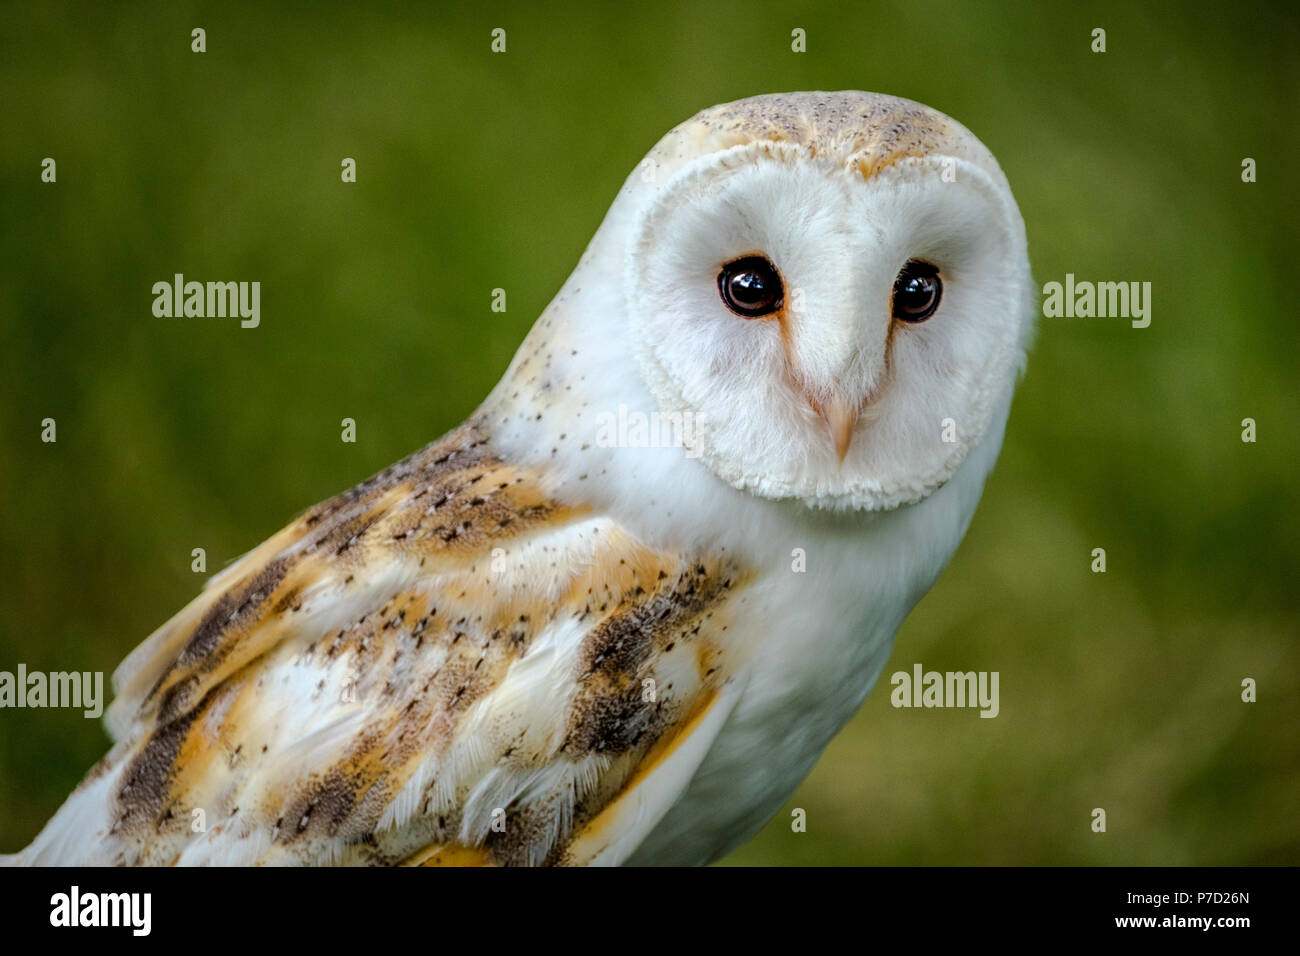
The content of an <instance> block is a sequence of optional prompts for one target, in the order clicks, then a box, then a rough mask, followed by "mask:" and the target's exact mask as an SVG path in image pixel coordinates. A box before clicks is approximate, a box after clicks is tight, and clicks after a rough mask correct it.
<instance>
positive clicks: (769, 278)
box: [718, 256, 784, 319]
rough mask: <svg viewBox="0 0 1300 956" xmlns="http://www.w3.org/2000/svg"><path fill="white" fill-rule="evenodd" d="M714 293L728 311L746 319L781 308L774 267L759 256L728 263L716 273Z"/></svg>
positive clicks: (779, 288) (780, 287) (780, 295)
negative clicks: (719, 296)
mask: <svg viewBox="0 0 1300 956" xmlns="http://www.w3.org/2000/svg"><path fill="white" fill-rule="evenodd" d="M718 292H719V293H720V294H721V295H722V301H723V302H724V303H726V306H727V308H728V309H730V310H731V311H732V312H734V313H736V315H739V316H743V317H744V318H746V319H756V318H759V317H760V316H764V315H771V314H772V313H773V312H775V311H776V310H777V309H779V308H781V299H782V295H783V292H784V290H783V288H782V286H781V277H780V276H779V275H777V272H776V266H774V265H772V263H771V261H770V260H768V259H766V258H765V257H763V256H744V257H743V258H740V259H736V260H734V261H732V262H728V263H727V264H726V265H725V266H723V267H722V271H721V272H719V273H718Z"/></svg>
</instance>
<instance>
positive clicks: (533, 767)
mask: <svg viewBox="0 0 1300 956" xmlns="http://www.w3.org/2000/svg"><path fill="white" fill-rule="evenodd" d="M649 158H650V160H651V168H652V169H653V175H651V176H649V177H647V176H645V175H643V174H639V173H634V174H633V176H632V177H630V178H629V180H628V183H627V184H626V185H625V186H624V188H623V190H622V191H621V192H620V193H619V197H618V199H617V200H616V201H615V203H614V205H613V206H612V207H611V210H610V213H609V215H608V216H607V217H606V220H605V222H604V223H603V224H602V226H601V228H600V230H599V231H598V233H597V235H596V237H595V238H594V239H593V240H592V243H591V245H590V246H589V248H588V250H587V252H586V254H585V255H584V256H583V259H582V261H581V262H580V264H579V266H578V268H577V269H576V270H575V271H574V273H573V275H572V276H571V277H570V279H569V281H568V282H567V283H566V284H565V286H564V288H563V289H562V290H561V291H560V293H559V294H558V295H557V296H556V298H555V300H554V301H553V302H552V303H551V305H550V306H549V307H548V308H547V310H546V311H545V312H544V313H543V315H542V316H541V318H539V320H538V322H537V323H536V325H535V326H534V328H533V330H532V332H531V333H530V334H529V336H528V338H527V340H526V341H525V342H524V344H523V346H522V347H521V348H520V350H519V353H518V354H517V355H516V357H515V359H514V361H513V363H512V364H511V367H510V369H509V370H508V371H507V373H506V375H505V376H504V377H503V379H502V380H501V382H500V383H499V384H498V386H497V387H496V389H494V391H493V392H492V394H491V395H490V396H489V397H488V398H487V400H486V401H485V402H484V403H483V405H482V406H480V408H479V409H478V410H477V411H476V412H475V414H474V415H473V416H472V417H471V418H470V420H469V421H468V422H466V424H464V425H463V426H461V427H460V428H459V429H457V430H455V431H453V432H452V433H451V434H449V435H447V436H445V437H444V438H442V439H441V440H439V441H437V442H435V443H434V444H432V445H430V446H429V447H427V448H425V449H424V450H422V451H420V452H417V453H416V454H414V455H412V456H411V457H409V458H407V459H405V460H404V461H402V462H399V463H398V464H396V465H394V466H392V467H391V468H389V469H387V470H385V471H384V472H382V473H380V474H379V475H376V476H375V477H373V478H371V479H370V480H368V481H366V482H363V483H362V484H360V485H358V486H357V487H356V488H354V489H352V490H351V491H349V492H346V493H344V494H342V495H340V496H338V497H336V498H334V499H331V500H330V501H327V502H325V503H323V504H321V505H319V506H317V507H316V508H313V509H312V510H310V511H309V512H307V513H306V514H305V515H304V516H303V517H301V518H300V519H298V520H297V521H295V522H293V523H292V524H291V525H289V526H288V527H287V528H285V529H284V530H283V531H281V532H279V533H278V534H276V535H275V536H273V537H272V538H270V539H269V540H268V541H267V542H265V543H264V544H262V545H261V546H259V547H258V548H256V549H255V550H254V551H252V552H250V553H249V554H247V555H245V556H244V557H243V558H241V559H240V560H239V561H238V562H236V563H235V564H233V565H232V566H231V567H229V568H227V569H226V570H225V571H223V572H222V573H221V574H219V575H218V576H217V577H216V578H214V579H213V581H212V582H210V584H209V586H208V587H207V589H206V590H204V592H203V593H202V594H201V595H200V596H199V597H198V598H196V599H195V600H194V601H193V602H192V603H191V604H190V605H189V606H187V607H186V608H185V609H184V610H182V611H181V612H180V613H179V614H178V615H177V616H176V617H175V618H173V619H172V620H171V621H169V622H168V623H166V624H165V625H163V627H161V628H160V629H159V630H158V631H157V632H156V633H155V634H154V635H152V636H151V637H150V638H149V639H148V640H147V641H145V643H144V644H142V645H141V646H140V647H139V648H137V649H136V650H135V651H134V652H133V653H132V654H131V655H130V656H129V657H128V658H127V659H126V661H124V662H123V664H122V666H121V667H120V668H119V670H118V672H117V674H116V675H115V677H114V682H115V687H116V688H117V699H116V700H115V701H114V703H113V705H112V707H111V709H110V711H109V714H108V718H107V719H108V724H109V727H110V730H111V732H112V733H113V735H114V737H115V739H116V741H117V742H116V744H115V746H114V747H113V749H112V750H111V751H110V752H109V754H108V755H107V756H106V757H105V758H104V760H103V761H102V762H101V763H100V764H99V765H98V766H97V767H96V768H94V769H93V770H92V771H91V772H90V774H89V775H88V776H87V778H86V780H85V781H84V782H83V783H82V785H81V786H80V787H79V788H78V789H77V791H75V792H74V793H73V794H72V795H71V796H70V797H69V798H68V801H67V802H66V803H65V804H64V806H63V808H62V809H61V810H60V811H59V813H58V814H57V815H56V816H55V817H54V818H53V820H51V822H50V823H49V824H48V825H47V827H46V828H45V830H44V831H43V832H42V833H41V834H40V836H38V838H37V839H36V841H35V842H34V843H33V844H32V845H31V846H30V847H28V848H27V850H25V851H23V853H22V854H20V855H19V856H18V857H17V858H15V862H21V863H30V864H51V863H53V864H58V863H69V862H89V863H109V864H189V863H227V864H285V863H290V864H335V863H344V864H403V863H404V864H419V865H440V864H467V863H468V864H541V863H551V864H573V863H601V864H604V863H623V862H632V863H700V862H706V861H708V860H711V859H716V858H717V857H718V856H720V855H721V854H723V853H725V852H726V851H727V850H729V849H730V848H732V847H734V846H735V845H736V844H737V843H738V842H740V841H741V840H743V839H745V838H747V837H748V836H749V835H750V834H752V833H753V832H754V831H755V830H756V829H757V827H759V826H761V824H762V823H763V822H764V821H765V820H766V819H767V818H768V817H770V815H771V814H772V813H773V812H775V810H776V809H777V808H778V807H779V806H780V804H781V802H782V801H783V800H785V799H786V797H787V796H788V795H789V793H790V792H791V791H792V790H793V788H794V787H795V786H796V785H797V784H798V782H799V781H800V780H801V779H802V778H803V776H804V775H805V774H806V773H807V772H808V770H809V769H811V767H812V764H813V762H814V761H815V760H816V759H817V757H818V755H819V754H820V753H821V750H822V748H824V747H825V745H826V743H827V742H828V741H829V740H830V738H831V737H832V736H833V735H834V733H836V732H837V731H838V730H839V728H840V727H841V726H842V725H843V724H844V722H845V721H846V720H847V719H848V718H849V716H851V715H852V713H853V712H854V711H855V710H856V708H857V707H858V705H859V704H860V703H861V701H862V699H863V698H864V697H865V695H866V694H867V692H868V691H869V689H870V687H871V685H872V683H873V682H874V681H875V679H876V676H877V675H878V673H879V671H880V669H881V667H883V665H884V662H885V660H886V658H887V656H888V654H889V650H890V646H891V643H892V639H893V635H894V633H895V631H896V630H897V628H898V626H899V624H900V623H901V621H902V619H903V617H904V616H905V615H906V614H907V612H908V611H909V610H910V608H911V607H912V606H913V605H914V604H915V602H916V601H917V600H918V599H919V598H920V596H921V595H922V594H923V593H924V592H925V590H926V589H927V588H928V587H929V586H930V584H931V583H932V582H933V580H934V578H935V577H936V576H937V574H938V573H939V571H940V570H941V569H942V567H943V566H944V564H945V563H946V562H947V560H948V558H949V557H950V556H951V554H952V552H953V550H954V549H955V548H956V546H957V544H958V542H959V541H960V539H961V536H962V534H963V533H964V531H965V529H966V526H967V524H968V522H969V520H970V517H971V515H972V513H973V511H974V508H975V505H976V502H977V501H978V498H979V495H980V491H981V488H982V485H983V482H984V478H985V476H986V475H987V474H988V472H989V470H990V469H991V468H992V465H993V462H994V460H995V458H996V455H997V452H998V448H999V446H1000V443H1001V438H1002V429H1003V425H1004V422H1005V420H1006V416H1007V411H1008V408H1009V404H1010V399H1011V392H1012V387H1013V382H1014V375H1015V370H1016V369H1017V368H1018V367H1019V364H1020V362H1021V361H1022V359H1023V347H1024V342H1025V340H1026V337H1027V335H1028V330H1029V324H1030V323H1029V319H1028V310H1027V308H1026V304H1027V302H1028V292H1027V290H1028V289H1029V288H1030V287H1031V286H1030V284H1029V281H1028V278H1029V277H1028V262H1027V258H1026V256H1025V252H1024V235H1023V226H1022V225H1021V223H1020V220H1019V215H1018V213H1017V212H1016V211H1015V206H1014V201H1012V200H1011V199H1010V193H1009V191H1008V190H1007V188H1006V184H1005V180H1004V179H1003V178H1002V175H1001V171H1000V170H999V169H998V167H997V164H996V162H995V161H994V160H993V158H992V156H991V155H990V154H989V153H988V151H987V150H986V149H985V148H984V147H983V146H982V145H981V144H979V142H978V141H977V140H975V139H974V137H973V136H971V135H970V134H969V133H968V132H967V131H966V130H965V129H964V128H962V127H960V126H959V125H958V124H956V123H955V122H953V121H952V120H949V119H948V118H947V117H944V116H942V115H941V114H939V113H936V112H934V111H933V110H930V109H928V108H926V107H923V106H920V105H919V104H915V103H909V102H907V101H903V100H898V99H895V98H892V97H884V96H879V95H877V94H866V93H834V94H832V93H806V94H784V95H776V96H769V97H757V98H753V99H750V100H743V101H740V102H738V103H734V104H727V105H724V106H719V107H714V108H713V109H710V110H706V111H704V112H703V113H701V114H699V115H698V116H697V117H695V118H694V119H692V120H691V121H688V122H687V123H685V124H683V125H682V126H680V127H678V128H677V129H675V130H674V131H672V132H671V133H669V134H668V136H666V137H665V138H664V139H663V140H662V141H661V142H660V144H659V145H658V146H657V147H656V148H655V149H654V150H653V151H652V152H651V153H650V157H649ZM940 161H943V162H946V163H955V164H956V166H955V167H954V168H957V169H958V170H960V172H961V175H962V176H963V177H965V179H964V180H963V183H962V185H961V186H959V187H957V186H952V185H951V184H945V185H938V182H937V180H936V178H935V175H936V170H937V169H938V165H937V164H938V163H939V162H940ZM945 190H951V191H949V192H945ZM800 203H802V204H803V205H800ZM783 204H785V205H786V206H788V207H789V208H788V209H786V208H784V207H783ZM855 204H857V205H855ZM859 206H860V207H861V209H860V211H861V214H862V217H863V218H862V221H861V222H859V221H858V220H855V219H852V218H844V217H846V216H850V214H851V213H853V211H854V210H855V209H858V208H859ZM692 217H694V218H692ZM764 217H767V218H766V219H765V218H764ZM773 217H778V218H773ZM836 217H840V218H838V219H837V218H836ZM909 217H912V218H910V219H909ZM945 217H947V219H946V218H945ZM913 220H914V221H915V223H919V225H915V226H914V225H913ZM946 221H951V222H952V223H953V229H954V234H955V236H956V238H953V237H952V236H947V237H945V235H944V229H945V228H946V227H945V222H946ZM914 229H915V230H920V231H919V232H917V233H916V236H912V232H910V231H909V230H914ZM927 229H928V230H930V232H929V233H927V232H925V230H927ZM895 231H900V232H905V233H907V235H906V236H905V237H903V238H897V237H895V236H894V235H893V232H895ZM974 239H978V242H973V240H974ZM913 241H915V242H916V243H918V244H919V247H923V248H922V251H925V250H929V249H933V250H935V251H936V253H935V258H939V256H938V254H937V253H943V254H944V255H945V256H950V257H952V258H951V261H952V272H951V278H950V288H951V289H952V290H953V291H951V292H950V293H949V295H950V296H951V298H952V299H954V300H955V301H954V304H953V305H952V306H951V307H950V310H949V314H947V315H945V320H946V321H947V323H948V325H947V327H946V329H945V326H944V325H943V324H939V323H936V325H935V326H934V327H933V328H930V329H921V330H916V329H911V328H908V329H903V330H896V329H894V327H893V325H892V324H891V322H890V319H889V315H888V310H889V305H888V303H889V284H888V283H889V282H891V281H892V276H893V275H894V274H895V273H896V272H897V270H898V265H899V262H898V261H896V257H897V256H898V255H902V254H903V253H905V252H908V250H907V249H905V248H904V247H905V246H906V245H907V243H910V242H913ZM804 242H807V243H809V245H810V246H812V247H816V243H817V242H823V243H829V244H828V245H825V246H824V247H816V248H814V251H813V253H810V254H809V255H808V257H806V262H805V261H804V260H801V259H800V251H799V247H800V245H801V244H802V243H804ZM891 243H895V244H898V245H899V250H900V251H894V250H893V246H891ZM945 243H946V245H945ZM755 248H759V249H763V250H765V254H767V255H769V256H772V257H773V258H774V260H776V261H778V262H780V263H781V267H782V269H783V271H784V272H785V278H786V281H787V282H789V283H790V284H791V291H793V290H794V287H795V286H794V283H795V280H799V279H802V280H803V282H804V284H805V285H806V288H807V292H808V302H809V303H810V304H809V305H807V306H806V307H796V304H795V303H794V301H793V299H794V297H793V296H791V300H792V301H791V302H790V304H789V305H787V306H784V307H783V308H782V309H781V311H780V312H779V314H777V315H775V316H773V317H772V318H773V319H774V321H772V322H767V321H763V320H754V321H750V320H745V319H740V318H738V317H736V316H734V315H730V314H728V313H727V312H726V310H725V309H722V308H721V307H720V305H719V303H718V301H717V284H716V281H715V276H716V274H717V270H718V267H719V264H720V263H725V262H726V261H728V259H729V258H734V257H735V256H737V255H744V254H748V253H750V252H752V250H753V249H755ZM909 254H910V253H909ZM906 257H907V256H906V255H903V258H906ZM830 260H835V261H834V262H831V261H830ZM858 263H860V264H861V275H858V274H857V272H856V271H855V270H857V269H858V265H857V264H858ZM946 263H947V260H945V264H946ZM832 265H833V266H835V268H830V266H832ZM881 283H884V285H883V287H882V285H881ZM799 291H800V292H802V291H803V287H802V286H801V287H800V289H799ZM801 298H802V296H801ZM881 309H884V313H883V319H882V318H881V317H880V310H881ZM944 336H949V337H950V338H945V337H944ZM913 379H916V381H915V382H913ZM927 380H928V381H929V382H930V383H932V384H926V382H927ZM909 389H911V390H912V392H911V394H912V395H914V396H916V397H914V398H911V399H907V397H906V396H907V394H908V390H909ZM916 389H919V392H917V391H916ZM827 407H834V408H837V409H841V410H842V411H841V413H839V414H840V415H841V418H840V420H841V422H842V423H844V427H845V428H846V429H847V430H842V431H841V432H840V433H838V435H839V437H838V439H837V441H838V445H839V447H838V448H837V445H836V441H828V439H827V434H826V432H825V428H824V426H825V422H823V421H822V420H821V419H819V415H821V416H822V418H825V414H826V413H825V408H827ZM628 409H631V410H632V411H633V412H642V413H646V414H651V413H656V414H657V413H669V414H676V415H679V416H681V415H693V416H698V418H699V421H700V423H701V425H702V426H703V428H702V430H701V431H700V432H698V433H696V434H693V435H690V436H688V437H687V438H686V439H684V440H683V441H682V442H681V443H680V444H679V445H676V446H674V447H661V446H657V445H654V446H643V445H638V444H637V443H631V444H630V445H629V444H628V443H619V444H616V445H613V446H611V445H610V443H608V442H606V441H601V440H600V438H599V427H600V425H599V423H600V422H601V420H602V419H607V418H608V416H610V415H612V414H613V413H614V412H615V410H618V411H619V413H620V414H622V413H623V412H625V411H626V410H628ZM945 415H946V416H955V420H956V421H957V422H959V423H960V427H959V429H958V431H959V434H958V436H957V438H956V439H955V440H953V441H949V440H948V439H946V438H945V439H941V438H940V418H941V416H945ZM850 443H851V447H849V448H848V451H847V456H846V446H849V445H850ZM792 556H799V557H796V559H795V560H793V561H792ZM800 562H803V563H804V564H806V567H802V566H800Z"/></svg>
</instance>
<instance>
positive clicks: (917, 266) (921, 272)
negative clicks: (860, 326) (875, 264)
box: [894, 259, 943, 322]
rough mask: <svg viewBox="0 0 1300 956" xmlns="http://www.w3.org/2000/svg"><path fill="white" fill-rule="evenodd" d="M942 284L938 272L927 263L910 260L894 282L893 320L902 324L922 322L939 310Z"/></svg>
mask: <svg viewBox="0 0 1300 956" xmlns="http://www.w3.org/2000/svg"><path fill="white" fill-rule="evenodd" d="M942 296H943V282H942V281H940V279H939V270H938V269H936V268H935V267H934V266H932V265H930V263H928V262H922V261H921V260H920V259H912V260H911V261H909V262H908V263H907V265H905V266H903V271H902V272H900V273H899V274H898V278H897V279H895V280H894V318H896V319H899V320H900V321H903V322H924V321H925V320H926V319H928V318H929V317H930V316H932V315H934V310H935V309H937V308H939V299H940V298H941V297H942Z"/></svg>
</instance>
